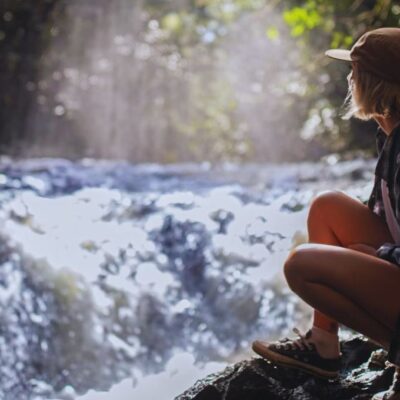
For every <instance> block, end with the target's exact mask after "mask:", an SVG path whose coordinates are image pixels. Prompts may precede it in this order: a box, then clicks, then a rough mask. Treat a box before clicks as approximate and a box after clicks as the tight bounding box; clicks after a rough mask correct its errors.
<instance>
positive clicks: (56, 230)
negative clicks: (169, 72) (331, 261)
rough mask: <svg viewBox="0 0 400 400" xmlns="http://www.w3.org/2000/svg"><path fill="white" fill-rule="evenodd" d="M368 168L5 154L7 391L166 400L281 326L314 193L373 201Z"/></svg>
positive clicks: (287, 324)
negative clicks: (291, 256)
mask: <svg viewBox="0 0 400 400" xmlns="http://www.w3.org/2000/svg"><path fill="white" fill-rule="evenodd" d="M368 171H371V172H368ZM359 172H363V174H362V177H361V179H360V180H358V181H353V179H352V177H353V176H356V175H360V174H359ZM320 176H323V177H324V182H325V185H326V186H325V187H322V186H321V184H320V183H319V177H320ZM371 177H372V163H369V162H366V161H362V160H356V161H353V162H346V163H338V164H336V165H333V166H330V165H326V164H322V163H321V164H320V165H319V169H317V168H316V167H315V165H314V164H311V163H310V164H293V165H288V166H280V167H279V168H275V167H273V166H269V167H268V166H266V167H262V168H261V167H260V166H250V165H249V166H247V167H241V168H240V169H237V168H236V167H233V166H231V167H226V168H221V169H218V170H213V169H209V168H208V167H207V166H203V167H202V166H198V165H186V166H185V165H182V166H174V167H157V166H132V165H130V164H127V163H117V162H102V161H89V160H86V161H82V162H79V163H71V162H67V161H62V160H26V161H20V162H17V161H11V160H7V159H4V160H3V161H2V162H1V164H0V186H1V195H0V222H1V235H2V241H1V248H0V263H1V268H0V301H1V306H2V314H1V335H0V350H1V353H2V364H1V366H0V371H1V373H0V397H1V398H3V399H5V400H9V399H10V400H11V399H13V400H16V399H17V400H25V399H50V398H57V399H78V398H79V399H82V400H91V399H96V400H100V399H107V400H108V399H114V398H119V399H125V398H126V399H128V398H130V399H131V398H159V396H160V395H161V394H163V396H167V397H165V398H172V397H174V396H176V395H178V394H179V392H181V391H183V390H184V389H185V388H186V387H188V386H189V385H190V384H191V383H193V380H194V379H196V378H198V377H200V376H201V375H204V374H205V372H206V371H214V370H216V369H220V368H221V367H222V366H223V365H225V364H226V363H228V362H231V361H232V360H234V359H237V358H240V357H244V356H246V355H249V344H250V342H251V340H252V339H254V338H255V337H260V336H264V337H276V336H280V335H282V334H286V333H287V332H288V329H290V328H291V327H292V325H293V323H294V322H296V321H299V320H300V319H301V317H302V316H303V315H304V310H302V306H301V304H299V303H298V301H297V299H296V297H295V296H294V295H292V294H291V293H290V292H289V290H288V289H287V287H286V286H285V284H284V282H283V280H282V274H281V268H282V264H283V262H284V260H285V258H286V257H287V254H288V251H289V250H290V248H292V247H293V246H294V245H296V243H299V242H301V241H305V240H306V233H305V226H306V222H305V219H306V215H307V205H308V204H309V201H310V200H311V198H312V197H313V196H314V195H315V194H316V193H317V192H318V191H319V190H321V189H325V188H326V187H330V186H332V185H334V186H335V187H336V188H342V189H344V190H346V191H347V192H348V193H350V194H353V195H354V196H358V197H359V198H362V199H366V198H367V196H368V195H369V191H370V189H371V187H370V185H369V184H367V180H368V179H369V180H371ZM359 178H360V176H359ZM243 182H247V184H246V185H244V184H243ZM260 182H263V183H262V184H260ZM122 380H123V382H122V383H120V384H118V385H116V386H115V387H113V388H111V392H110V393H107V392H105V393H104V394H101V393H99V391H107V390H108V389H109V388H110V387H111V386H112V385H113V384H115V383H118V382H120V381H122ZM161 386H162V387H161ZM88 390H90V392H89V393H87V394H84V393H85V392H87V391H88Z"/></svg>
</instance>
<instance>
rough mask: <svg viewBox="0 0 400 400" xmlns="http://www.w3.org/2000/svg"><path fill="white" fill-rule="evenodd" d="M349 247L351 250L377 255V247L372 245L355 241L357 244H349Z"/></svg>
mask: <svg viewBox="0 0 400 400" xmlns="http://www.w3.org/2000/svg"><path fill="white" fill-rule="evenodd" d="M347 248H348V249H351V250H355V251H359V252H360V253H365V254H370V255H371V256H375V257H377V255H376V249H375V248H374V247H372V246H368V245H367V244H363V243H355V244H351V245H349V246H347Z"/></svg>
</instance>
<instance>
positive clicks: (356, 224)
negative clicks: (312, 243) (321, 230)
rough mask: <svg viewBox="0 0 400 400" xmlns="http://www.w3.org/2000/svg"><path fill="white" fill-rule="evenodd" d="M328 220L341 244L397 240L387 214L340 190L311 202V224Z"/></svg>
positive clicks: (374, 244)
mask: <svg viewBox="0 0 400 400" xmlns="http://www.w3.org/2000/svg"><path fill="white" fill-rule="evenodd" d="M315 221H317V223H321V224H326V225H327V226H328V227H329V228H330V229H331V231H332V232H333V233H334V236H335V237H336V238H337V240H338V242H339V243H340V245H341V246H344V247H347V246H349V245H351V244H355V243H364V244H367V245H369V246H372V247H374V248H376V249H377V248H378V247H379V246H381V245H382V244H383V243H385V242H391V243H393V242H394V240H393V238H392V235H391V233H390V231H389V228H388V226H387V224H386V221H385V219H384V218H382V217H380V216H378V215H377V214H375V213H373V212H372V211H371V210H370V209H369V208H368V206H367V205H365V204H363V203H362V202H361V201H360V200H358V199H356V198H353V197H351V196H349V195H347V194H346V193H344V192H342V191H339V190H329V191H325V192H322V193H320V194H319V195H317V196H316V197H315V198H314V199H313V201H312V202H311V205H310V210H309V215H308V225H309V229H310V224H311V223H315Z"/></svg>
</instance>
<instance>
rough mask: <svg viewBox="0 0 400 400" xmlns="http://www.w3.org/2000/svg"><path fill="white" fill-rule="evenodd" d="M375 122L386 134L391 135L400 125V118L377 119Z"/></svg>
mask: <svg viewBox="0 0 400 400" xmlns="http://www.w3.org/2000/svg"><path fill="white" fill-rule="evenodd" d="M375 121H376V122H377V123H378V124H379V126H380V127H381V128H382V130H383V131H384V132H385V133H386V135H388V136H389V135H390V134H391V133H392V132H393V129H394V128H395V127H396V126H397V125H398V124H399V123H400V117H399V116H394V117H388V118H385V117H380V116H379V117H375Z"/></svg>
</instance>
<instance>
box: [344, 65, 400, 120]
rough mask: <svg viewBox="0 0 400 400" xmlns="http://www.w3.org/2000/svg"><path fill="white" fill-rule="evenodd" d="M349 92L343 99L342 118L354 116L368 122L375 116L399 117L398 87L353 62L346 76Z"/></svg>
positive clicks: (399, 97)
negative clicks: (343, 112)
mask: <svg viewBox="0 0 400 400" xmlns="http://www.w3.org/2000/svg"><path fill="white" fill-rule="evenodd" d="M348 81H349V91H348V93H347V96H346V99H345V111H346V114H345V115H344V118H346V119H348V118H350V117H352V116H355V117H357V118H359V119H362V120H369V119H371V118H373V117H376V116H383V117H385V118H388V117H391V116H399V117H400V85H399V84H396V83H391V82H387V81H384V80H383V79H381V78H379V77H378V76H376V75H374V74H371V73H369V72H366V71H364V70H362V69H361V68H359V66H358V64H357V63H356V62H353V71H352V72H351V73H350V74H349V76H348Z"/></svg>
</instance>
